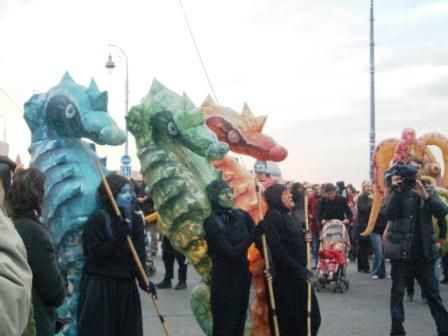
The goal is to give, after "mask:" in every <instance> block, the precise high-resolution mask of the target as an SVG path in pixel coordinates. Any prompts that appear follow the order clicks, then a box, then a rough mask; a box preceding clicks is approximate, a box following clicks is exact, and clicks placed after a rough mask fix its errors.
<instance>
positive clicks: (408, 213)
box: [386, 188, 448, 259]
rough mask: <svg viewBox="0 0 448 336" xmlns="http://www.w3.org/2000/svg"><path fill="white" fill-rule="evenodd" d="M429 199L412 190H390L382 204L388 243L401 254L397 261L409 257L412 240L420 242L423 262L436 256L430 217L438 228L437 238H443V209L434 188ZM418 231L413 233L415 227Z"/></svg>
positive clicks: (446, 210) (444, 234)
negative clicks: (388, 195) (386, 225)
mask: <svg viewBox="0 0 448 336" xmlns="http://www.w3.org/2000/svg"><path fill="white" fill-rule="evenodd" d="M428 191H429V195H430V196H429V198H428V199H427V200H423V199H421V198H420V196H418V195H417V194H416V193H415V192H413V191H412V190H405V191H402V192H398V191H395V190H394V191H392V194H391V195H390V198H389V200H388V201H387V204H386V219H387V220H390V221H391V222H390V224H389V226H390V227H389V231H388V243H389V244H391V243H392V244H395V245H397V249H399V252H400V254H401V257H400V258H397V259H408V258H410V257H411V251H412V244H413V242H415V240H414V238H415V237H417V238H419V239H421V247H422V253H423V256H424V257H425V258H426V259H435V258H437V257H438V251H437V249H436V246H435V242H436V238H435V236H434V229H433V225H432V216H434V217H435V218H436V219H437V221H438V225H439V239H443V238H445V236H446V229H447V228H446V220H445V216H446V215H447V214H448V208H447V206H446V205H445V204H444V203H443V202H442V201H441V200H440V198H439V196H438V195H437V194H436V192H435V191H434V189H432V188H431V189H430V190H428ZM416 227H417V228H419V229H420V232H415V230H414V229H415V228H416Z"/></svg>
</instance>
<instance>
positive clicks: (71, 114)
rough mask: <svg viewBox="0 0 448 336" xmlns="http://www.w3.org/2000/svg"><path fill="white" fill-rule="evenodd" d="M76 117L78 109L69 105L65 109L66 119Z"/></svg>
mask: <svg viewBox="0 0 448 336" xmlns="http://www.w3.org/2000/svg"><path fill="white" fill-rule="evenodd" d="M75 115H76V107H75V106H74V105H73V104H68V105H67V107H66V108H65V117H66V118H67V119H71V118H73V117H74V116H75Z"/></svg>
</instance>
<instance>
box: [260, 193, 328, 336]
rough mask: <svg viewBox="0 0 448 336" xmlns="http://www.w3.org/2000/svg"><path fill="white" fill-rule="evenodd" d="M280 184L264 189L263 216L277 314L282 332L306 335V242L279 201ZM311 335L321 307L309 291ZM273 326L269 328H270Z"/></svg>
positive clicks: (299, 229) (315, 327) (284, 335)
mask: <svg viewBox="0 0 448 336" xmlns="http://www.w3.org/2000/svg"><path fill="white" fill-rule="evenodd" d="M285 190H286V186H285V185H283V184H276V185H273V186H270V187H269V188H268V189H266V191H265V193H264V197H265V199H266V202H267V204H268V210H267V212H266V216H265V219H264V222H265V230H266V239H267V242H268V246H269V250H270V253H271V256H272V264H273V265H272V269H271V272H272V276H273V285H274V297H275V303H276V307H277V316H278V322H279V328H280V334H281V335H282V336H297V335H306V316H307V313H306V302H307V301H306V300H307V281H306V274H307V270H306V243H305V238H304V233H303V229H302V227H301V225H300V224H299V223H298V222H297V220H296V219H295V218H294V217H292V216H291V215H290V211H289V209H288V208H286V207H285V206H284V205H283V203H282V201H281V197H282V193H283V192H284V191H285ZM311 321H312V335H317V331H318V329H319V326H320V311H319V306H318V303H317V299H316V296H315V294H314V293H312V312H311ZM271 329H272V328H271Z"/></svg>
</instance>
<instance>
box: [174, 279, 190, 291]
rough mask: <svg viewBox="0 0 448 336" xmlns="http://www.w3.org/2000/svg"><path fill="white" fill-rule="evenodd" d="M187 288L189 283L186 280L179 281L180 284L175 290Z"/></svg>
mask: <svg viewBox="0 0 448 336" xmlns="http://www.w3.org/2000/svg"><path fill="white" fill-rule="evenodd" d="M186 288H187V283H186V282H185V281H179V282H178V284H177V285H176V287H174V289H175V290H179V289H186Z"/></svg>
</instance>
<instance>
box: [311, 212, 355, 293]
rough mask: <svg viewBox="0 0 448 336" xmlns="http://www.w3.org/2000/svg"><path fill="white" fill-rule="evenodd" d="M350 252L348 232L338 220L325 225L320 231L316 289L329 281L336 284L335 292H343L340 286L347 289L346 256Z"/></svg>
mask: <svg viewBox="0 0 448 336" xmlns="http://www.w3.org/2000/svg"><path fill="white" fill-rule="evenodd" d="M349 250H350V238H349V235H348V231H347V229H346V227H345V225H344V223H342V222H341V221H340V220H337V219H333V220H330V221H328V222H326V223H325V225H324V227H323V229H322V235H321V246H320V250H319V261H318V264H317V280H318V281H317V289H318V290H319V289H320V287H325V284H328V283H330V282H331V281H335V282H336V286H335V291H336V290H338V289H339V290H340V291H341V292H343V287H342V284H343V285H345V288H346V289H348V280H346V279H345V267H346V255H347V253H348V251H349Z"/></svg>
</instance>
